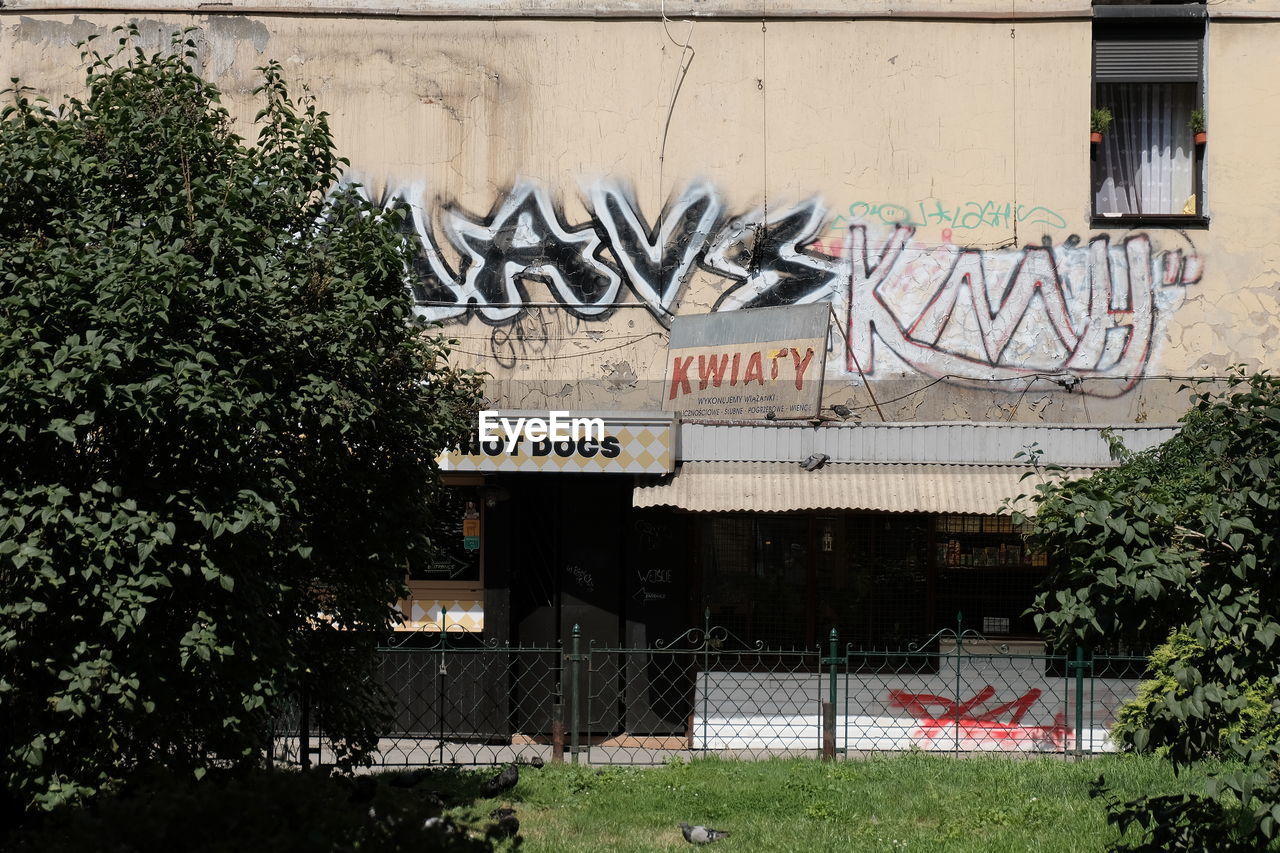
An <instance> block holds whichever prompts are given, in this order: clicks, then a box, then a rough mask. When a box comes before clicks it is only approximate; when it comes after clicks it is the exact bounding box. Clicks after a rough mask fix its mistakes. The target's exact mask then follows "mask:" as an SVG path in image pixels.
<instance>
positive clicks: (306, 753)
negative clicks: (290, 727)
mask: <svg viewBox="0 0 1280 853" xmlns="http://www.w3.org/2000/svg"><path fill="white" fill-rule="evenodd" d="M299 693H300V698H301V702H300V703H299V704H300V707H299V709H298V766H299V767H301V768H302V769H303V770H309V769H311V696H310V694H309V693H308V691H307V682H306V681H305V680H303V682H302V689H301V690H300V691H299Z"/></svg>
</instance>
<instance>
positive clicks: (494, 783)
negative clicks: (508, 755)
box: [480, 764, 520, 798]
mask: <svg viewBox="0 0 1280 853" xmlns="http://www.w3.org/2000/svg"><path fill="white" fill-rule="evenodd" d="M519 781H520V768H519V767H517V766H516V765H514V764H509V765H507V767H506V769H504V770H503V771H502V772H501V773H499V774H498V775H497V776H494V777H493V778H492V779H486V780H485V781H484V782H482V783H481V784H480V794H481V796H484V797H490V798H492V797H496V796H498V795H500V794H505V793H506V792H507V791H510V790H511V789H512V788H514V787H515V786H516V783H517V782H519Z"/></svg>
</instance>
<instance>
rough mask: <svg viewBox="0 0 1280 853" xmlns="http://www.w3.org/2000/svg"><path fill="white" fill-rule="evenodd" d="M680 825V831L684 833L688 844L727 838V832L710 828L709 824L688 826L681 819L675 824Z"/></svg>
mask: <svg viewBox="0 0 1280 853" xmlns="http://www.w3.org/2000/svg"><path fill="white" fill-rule="evenodd" d="M676 826H678V827H680V831H681V832H683V833H684V840H685V841H688V842H689V843H690V844H710V843H711V842H712V841H719V840H720V839H722V838H728V837H729V833H727V832H725V831H723V830H720V829H712V828H711V827H709V826H689V824H687V823H685V822H684V821H681V822H680V823H678V824H676Z"/></svg>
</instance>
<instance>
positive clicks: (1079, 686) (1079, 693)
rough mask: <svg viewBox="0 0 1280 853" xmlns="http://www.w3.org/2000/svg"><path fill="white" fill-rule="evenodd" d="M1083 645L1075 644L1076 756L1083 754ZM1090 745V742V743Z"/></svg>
mask: <svg viewBox="0 0 1280 853" xmlns="http://www.w3.org/2000/svg"><path fill="white" fill-rule="evenodd" d="M1084 667H1085V663H1084V646H1076V661H1075V670H1076V756H1077V757H1079V756H1081V755H1084V741H1083V737H1084V732H1082V731H1081V723H1082V721H1083V720H1084ZM1091 745H1092V744H1091Z"/></svg>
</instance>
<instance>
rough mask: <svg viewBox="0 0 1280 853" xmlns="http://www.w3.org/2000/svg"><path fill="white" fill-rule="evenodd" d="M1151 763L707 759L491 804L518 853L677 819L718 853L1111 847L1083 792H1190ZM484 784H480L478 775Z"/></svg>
mask: <svg viewBox="0 0 1280 853" xmlns="http://www.w3.org/2000/svg"><path fill="white" fill-rule="evenodd" d="M1205 772H1206V771H1205V770H1203V769H1201V770H1192V771H1190V772H1186V773H1184V774H1183V775H1181V776H1179V777H1175V776H1174V775H1173V772H1172V769H1171V768H1170V766H1169V764H1168V763H1167V762H1164V761H1160V760H1157V759H1152V758H1146V757H1134V756H1109V757H1100V758H1094V759H1087V760H1084V761H1080V762H1074V761H1063V760H1062V759H1054V758H1042V759H1015V758H1001V757H990V758H986V757H982V758H967V759H954V758H948V757H945V756H935V755H927V754H918V753H913V754H908V755H899V756H886V757H878V758H867V759H859V760H852V761H841V762H837V763H822V762H818V761H812V760H804V759H789V760H776V761H761V762H736V761H721V760H715V759H707V760H699V761H695V762H693V763H692V764H671V765H667V766H665V767H657V768H621V767H610V768H603V769H601V768H594V767H583V766H579V767H574V766H554V765H548V766H547V767H545V768H543V769H541V770H533V769H530V768H525V769H524V772H522V774H521V777H520V784H519V785H518V786H517V787H516V788H515V790H514V791H512V792H511V793H510V794H509V795H508V796H507V798H506V799H503V800H501V801H499V800H481V801H477V802H475V803H473V804H472V806H471V808H472V810H474V811H479V812H482V813H483V812H487V811H488V810H489V809H491V808H493V807H495V806H497V805H503V804H508V803H509V804H511V805H513V806H514V807H515V808H516V809H517V810H518V815H519V819H520V824H521V835H523V836H524V839H525V841H524V847H523V849H524V850H527V851H534V852H536V851H557V853H560V851H579V850H580V851H608V853H625V851H641V850H670V849H688V846H687V845H686V843H685V841H684V839H683V837H682V836H681V834H680V830H679V829H677V828H676V823H677V822H679V821H681V820H684V821H688V822H690V823H695V824H697V823H702V824H706V825H709V826H714V827H716V828H717V829H726V830H729V831H730V832H732V833H733V835H732V837H731V838H729V839H727V840H725V841H722V842H719V843H718V844H717V845H716V847H715V848H713V849H715V850H717V851H723V853H727V851H730V850H751V851H775V850H776V851H812V850H842V851H850V850H857V851H860V850H868V851H875V850H918V851H935V850H945V851H953V850H954V851H965V850H972V851H984V852H985V851H1002V850H1008V851H1015V850H1016V851H1024V850H1055V851H1057V850H1063V851H1065V850H1080V851H1086V850H1087V851H1097V850H1101V849H1102V848H1103V847H1105V846H1106V844H1107V843H1108V842H1110V841H1113V840H1115V838H1116V837H1117V836H1116V832H1115V830H1114V829H1111V828H1109V827H1108V826H1107V824H1106V815H1105V811H1104V809H1103V806H1102V803H1101V801H1100V800H1095V799H1090V797H1089V783H1090V782H1091V781H1092V780H1093V779H1095V778H1097V776H1098V775H1099V774H1105V775H1106V778H1107V781H1108V782H1109V783H1110V784H1111V785H1112V786H1113V787H1114V788H1115V790H1116V793H1117V794H1118V795H1120V796H1121V797H1126V798H1127V797H1130V796H1138V795H1141V794H1154V793H1172V792H1178V791H1196V790H1201V791H1202V790H1203V780H1204V774H1205ZM483 775H486V776H487V775H492V771H487V772H485V773H484V774H483Z"/></svg>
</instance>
